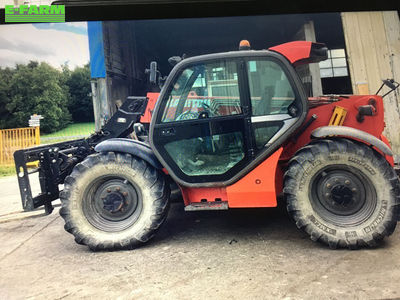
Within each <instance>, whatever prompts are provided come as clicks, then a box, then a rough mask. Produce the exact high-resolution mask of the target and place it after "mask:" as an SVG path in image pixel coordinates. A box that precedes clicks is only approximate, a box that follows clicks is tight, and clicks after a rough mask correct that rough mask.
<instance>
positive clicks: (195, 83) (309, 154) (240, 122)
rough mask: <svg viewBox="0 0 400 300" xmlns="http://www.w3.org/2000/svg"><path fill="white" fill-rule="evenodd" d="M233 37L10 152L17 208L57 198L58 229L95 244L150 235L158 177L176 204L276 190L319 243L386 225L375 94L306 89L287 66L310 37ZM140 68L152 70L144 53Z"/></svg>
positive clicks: (363, 238)
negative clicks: (75, 132) (96, 124)
mask: <svg viewBox="0 0 400 300" xmlns="http://www.w3.org/2000/svg"><path fill="white" fill-rule="evenodd" d="M240 48H241V49H240V50H239V51H232V52H226V53H216V54H209V55H202V56H196V57H191V58H185V59H182V58H180V57H173V58H171V59H170V62H171V63H173V64H175V66H174V68H173V69H172V71H171V73H170V74H169V76H168V77H167V78H166V80H165V82H164V85H163V87H162V90H161V92H160V93H159V94H158V93H149V94H148V96H147V97H128V99H127V100H126V101H125V102H124V104H123V105H122V107H121V108H120V109H119V110H118V112H117V113H116V114H115V115H114V116H113V117H112V118H111V120H110V121H109V122H108V123H107V124H106V125H105V126H104V127H103V128H102V130H101V131H100V132H97V133H95V134H94V135H92V136H91V137H89V138H87V139H82V140H76V141H72V142H65V143H59V144H54V145H48V146H41V147H37V148H31V149H25V150H20V151H17V152H16V153H15V162H16V168H17V173H18V179H19V184H20V190H21V196H22V202H23V206H24V208H25V209H27V210H30V209H33V208H36V207H38V206H41V205H45V208H46V211H47V212H48V213H50V212H51V211H52V204H51V201H53V200H55V199H57V198H58V197H60V199H61V202H62V207H61V209H60V214H61V216H62V217H63V218H64V220H65V229H66V230H67V231H68V232H70V233H71V234H73V235H74V236H75V241H76V242H77V243H79V244H84V245H87V246H89V247H90V249H94V250H98V249H108V250H111V249H122V248H135V247H137V246H139V245H141V244H143V243H145V242H147V241H148V240H149V239H151V238H152V237H153V235H154V234H155V233H156V231H157V230H158V228H159V227H160V226H161V224H162V223H163V222H164V220H165V218H166V216H167V212H168V207H169V198H170V186H171V184H175V186H178V187H179V189H180V191H181V194H182V198H183V201H184V204H185V210H186V211H193V210H222V209H228V208H246V207H275V206H277V196H278V195H280V194H283V195H284V198H285V200H286V203H287V210H288V213H289V215H290V216H291V217H292V218H293V219H294V221H295V223H296V225H297V227H298V228H300V229H302V230H304V231H305V232H306V233H307V234H309V236H310V237H311V239H312V240H314V241H321V242H323V243H325V244H327V245H329V246H330V247H331V248H338V247H340V248H341V247H348V248H351V249H356V248H359V247H363V246H375V245H376V244H377V242H379V241H380V240H382V239H383V238H384V237H385V236H389V235H390V234H392V233H393V231H394V229H395V227H396V223H397V221H398V219H399V206H400V198H399V192H400V189H399V181H398V178H397V175H396V173H395V171H394V169H393V165H394V162H393V153H392V151H391V148H390V146H389V142H388V140H387V139H386V138H385V137H384V136H383V135H382V132H383V130H384V126H385V125H384V109H383V99H382V97H381V96H378V95H367V96H354V95H352V96H339V95H327V96H321V97H315V98H308V97H307V96H306V93H305V90H304V87H303V84H302V82H301V81H300V79H299V76H298V75H297V73H296V71H295V69H294V67H296V66H298V65H301V64H307V63H315V62H319V61H322V60H324V59H326V58H327V48H326V47H325V46H324V45H323V44H319V43H311V42H306V41H299V42H290V43H286V44H282V45H279V46H276V47H272V48H269V49H268V50H260V51H254V50H250V48H249V44H248V43H247V42H246V41H243V42H242V43H241V47H240ZM149 73H150V78H151V81H153V82H157V78H158V79H160V76H159V75H158V74H159V72H158V71H157V67H156V63H152V64H151V68H150V70H149ZM384 85H386V86H387V87H389V88H391V90H392V91H393V90H395V89H396V88H397V87H398V86H399V84H398V83H396V82H395V81H393V80H385V81H384ZM131 134H132V135H133V137H132V136H131ZM35 160H39V163H40V164H39V168H38V169H37V170H36V171H38V172H39V178H40V182H41V188H42V193H41V194H39V195H38V196H36V197H34V198H33V197H32V194H31V190H30V184H29V179H28V174H29V173H28V170H27V168H26V163H27V162H30V161H35ZM59 184H64V188H63V190H62V191H61V192H59Z"/></svg>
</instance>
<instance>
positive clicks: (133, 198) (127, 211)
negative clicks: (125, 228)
mask: <svg viewBox="0 0 400 300" xmlns="http://www.w3.org/2000/svg"><path fill="white" fill-rule="evenodd" d="M137 205H138V197H137V194H136V191H135V189H134V188H133V187H132V186H131V185H130V184H129V183H128V182H127V181H126V180H125V181H124V180H122V179H113V180H109V181H107V182H105V183H103V184H102V185H100V186H99V188H98V189H97V192H96V195H95V208H96V211H97V213H98V214H99V215H101V216H102V217H103V218H105V219H107V220H110V221H121V220H124V219H126V218H128V217H129V216H130V215H132V214H133V213H134V211H135V209H136V207H137Z"/></svg>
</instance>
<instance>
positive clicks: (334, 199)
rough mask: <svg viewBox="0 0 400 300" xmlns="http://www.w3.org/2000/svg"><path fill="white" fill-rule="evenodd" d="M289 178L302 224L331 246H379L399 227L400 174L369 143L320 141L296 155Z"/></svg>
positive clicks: (292, 205)
mask: <svg viewBox="0 0 400 300" xmlns="http://www.w3.org/2000/svg"><path fill="white" fill-rule="evenodd" d="M284 182H285V186H284V193H285V196H286V200H287V209H288V212H289V214H290V215H291V216H292V218H293V219H294V221H295V222H296V225H297V227H298V228H300V229H302V230H304V231H305V232H306V233H308V234H309V235H310V237H311V239H312V240H314V241H321V242H323V243H325V244H327V245H329V246H330V247H331V248H338V247H340V248H341V247H348V248H351V249H356V248H359V247H360V246H375V245H376V244H377V242H378V241H380V240H382V239H383V238H384V237H385V236H388V235H390V234H392V233H393V231H394V229H395V227H396V223H397V219H398V211H399V205H400V204H399V203H400V202H399V181H398V178H397V176H396V173H395V172H394V170H393V168H392V167H391V166H390V165H389V164H388V162H387V161H386V160H385V159H384V157H382V155H380V154H378V153H377V152H376V151H374V150H372V149H371V148H370V147H368V146H366V145H365V144H362V143H358V142H354V141H350V140H347V139H332V140H329V139H326V140H319V141H315V142H313V143H311V144H310V145H308V146H306V147H304V148H302V149H300V150H299V151H298V152H297V153H296V155H295V156H294V157H293V158H292V159H291V161H290V162H289V167H288V170H287V172H286V173H285V179H284Z"/></svg>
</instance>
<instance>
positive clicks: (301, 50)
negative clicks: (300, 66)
mask: <svg viewBox="0 0 400 300" xmlns="http://www.w3.org/2000/svg"><path fill="white" fill-rule="evenodd" d="M311 46H312V42H307V41H296V42H289V43H285V44H281V45H278V46H274V47H271V48H268V50H271V51H275V52H278V53H280V54H282V55H283V56H285V57H286V58H287V59H288V60H289V61H290V63H292V64H294V63H296V62H297V61H300V60H305V59H307V58H309V57H310V52H311Z"/></svg>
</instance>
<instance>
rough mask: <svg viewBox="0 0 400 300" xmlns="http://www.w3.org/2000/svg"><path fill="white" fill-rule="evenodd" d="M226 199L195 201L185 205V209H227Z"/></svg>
mask: <svg viewBox="0 0 400 300" xmlns="http://www.w3.org/2000/svg"><path fill="white" fill-rule="evenodd" d="M227 209H228V201H215V202H196V203H192V204H189V205H187V206H185V211H196V210H227Z"/></svg>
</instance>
